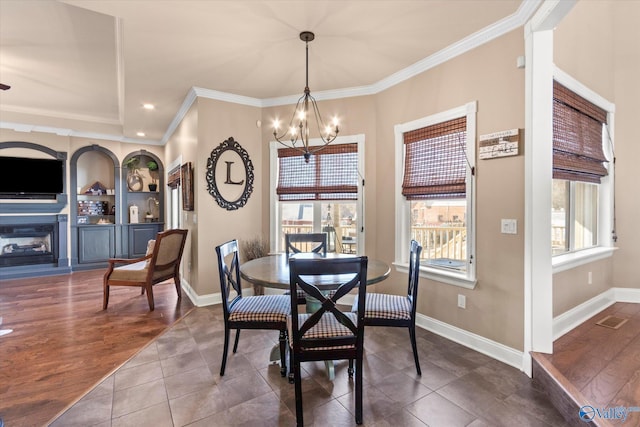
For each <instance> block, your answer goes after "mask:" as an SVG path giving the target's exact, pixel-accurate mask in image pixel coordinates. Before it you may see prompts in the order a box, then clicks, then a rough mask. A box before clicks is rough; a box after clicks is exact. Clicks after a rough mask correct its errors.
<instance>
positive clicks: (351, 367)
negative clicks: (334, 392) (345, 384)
mask: <svg viewBox="0 0 640 427" xmlns="http://www.w3.org/2000/svg"><path fill="white" fill-rule="evenodd" d="M347 372H348V373H349V378H353V359H349V369H347Z"/></svg>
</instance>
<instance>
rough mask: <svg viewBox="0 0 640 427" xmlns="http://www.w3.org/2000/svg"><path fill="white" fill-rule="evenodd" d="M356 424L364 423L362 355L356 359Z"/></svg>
mask: <svg viewBox="0 0 640 427" xmlns="http://www.w3.org/2000/svg"><path fill="white" fill-rule="evenodd" d="M356 424H358V425H360V424H362V355H360V357H358V358H357V359H356Z"/></svg>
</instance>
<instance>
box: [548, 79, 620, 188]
mask: <svg viewBox="0 0 640 427" xmlns="http://www.w3.org/2000/svg"><path fill="white" fill-rule="evenodd" d="M606 121H607V112H606V111H605V110H603V109H602V108H600V107H597V106H596V105H594V104H592V103H591V102H589V101H587V100H586V99H584V98H582V97H581V96H579V95H577V94H576V93H574V92H573V91H571V90H569V89H567V88H566V87H564V86H562V85H561V84H560V83H558V82H556V81H554V82H553V178H554V179H566V180H569V181H583V182H592V183H600V178H602V177H603V176H606V175H607V168H605V166H604V164H603V162H606V161H608V160H607V158H606V157H605V155H604V152H603V151H602V125H603V124H604V123H606Z"/></svg>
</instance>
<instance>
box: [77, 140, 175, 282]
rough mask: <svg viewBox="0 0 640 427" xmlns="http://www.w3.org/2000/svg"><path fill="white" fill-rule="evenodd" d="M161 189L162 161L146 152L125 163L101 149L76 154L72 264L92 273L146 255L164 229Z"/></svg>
mask: <svg viewBox="0 0 640 427" xmlns="http://www.w3.org/2000/svg"><path fill="white" fill-rule="evenodd" d="M151 162H152V163H151ZM154 166H157V167H154ZM149 184H151V187H150V186H149ZM154 184H155V187H154ZM163 185H164V168H163V165H162V162H161V161H160V159H159V158H158V157H157V156H155V155H154V154H152V153H149V152H147V151H146V150H139V151H135V152H132V153H130V154H129V155H127V156H126V157H125V158H124V160H123V162H122V163H120V162H119V161H118V159H117V157H116V156H115V155H114V154H113V153H112V152H111V151H109V150H108V149H106V148H104V147H101V146H99V145H92V146H87V147H83V148H81V149H79V150H78V151H76V152H75V153H74V154H73V156H72V158H71V161H70V191H69V192H70V195H71V197H70V211H71V215H70V217H71V221H70V223H71V225H70V227H71V252H72V256H71V263H72V266H73V267H74V268H75V269H76V270H82V269H93V268H98V267H102V266H106V265H107V260H108V259H109V258H137V257H140V256H144V254H145V252H146V248H147V242H148V241H149V240H150V239H153V238H155V236H156V234H157V233H158V232H159V231H162V230H163V229H164V191H162V190H161V189H163ZM132 207H133V208H132ZM133 212H137V215H132V213H133Z"/></svg>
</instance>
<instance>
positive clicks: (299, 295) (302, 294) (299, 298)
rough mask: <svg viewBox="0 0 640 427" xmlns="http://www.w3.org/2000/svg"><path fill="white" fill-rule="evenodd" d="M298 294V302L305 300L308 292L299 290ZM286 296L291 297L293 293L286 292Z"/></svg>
mask: <svg viewBox="0 0 640 427" xmlns="http://www.w3.org/2000/svg"><path fill="white" fill-rule="evenodd" d="M296 292H297V294H298V300H303V299H305V298H306V297H307V294H306V292H305V291H303V290H302V289H298V290H297V291H296ZM284 295H291V291H285V292H284Z"/></svg>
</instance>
